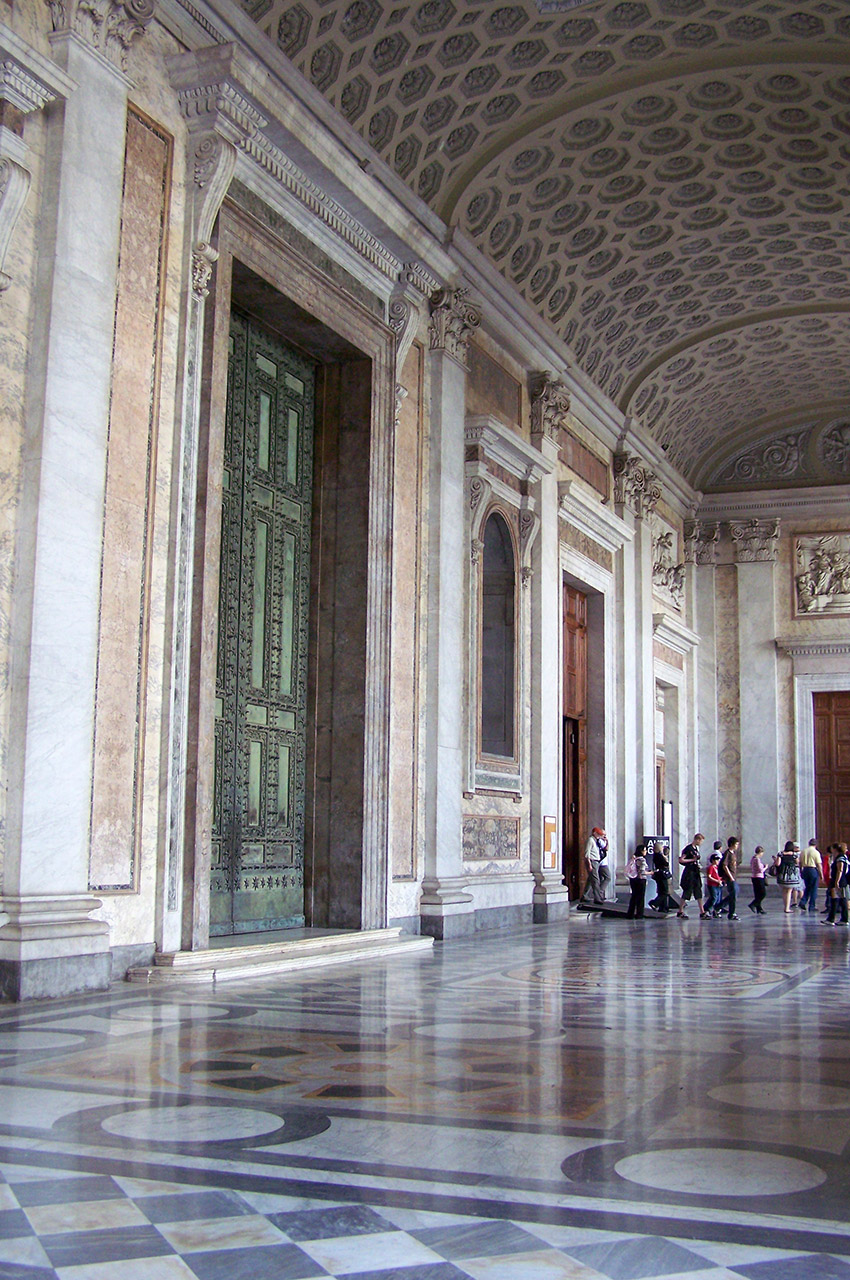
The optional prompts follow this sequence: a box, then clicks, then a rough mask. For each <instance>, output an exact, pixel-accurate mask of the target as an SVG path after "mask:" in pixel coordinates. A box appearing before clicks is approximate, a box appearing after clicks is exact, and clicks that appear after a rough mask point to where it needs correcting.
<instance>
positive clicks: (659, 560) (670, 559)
mask: <svg viewBox="0 0 850 1280" xmlns="http://www.w3.org/2000/svg"><path fill="white" fill-rule="evenodd" d="M652 589H653V591H654V592H655V594H656V595H657V596H660V597H661V598H662V599H663V600H667V601H668V602H669V603H670V604H671V605H672V606H673V608H674V609H676V610H678V611H679V612H681V609H682V605H683V603H684V598H685V565H684V562H682V563H677V562H676V533H675V530H673V529H669V528H667V527H666V526H664V525H661V524H659V525H658V526H657V529H656V531H655V532H654V533H653V536H652Z"/></svg>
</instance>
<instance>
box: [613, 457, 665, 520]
mask: <svg viewBox="0 0 850 1280" xmlns="http://www.w3.org/2000/svg"><path fill="white" fill-rule="evenodd" d="M660 497H661V485H660V484H659V483H658V477H657V476H656V474H655V472H654V471H650V470H649V468H648V467H646V466H644V464H643V463H642V462H641V460H640V458H639V457H638V456H637V454H634V453H624V452H622V451H620V450H618V451H617V452H616V453H615V454H614V504H615V506H620V507H628V509H629V510H630V511H632V512H633V513H634V515H635V517H636V518H637V519H638V520H643V519H644V518H645V517H646V516H650V515H652V513H653V511H654V510H655V508H656V506H657V505H658V500H659V499H660Z"/></svg>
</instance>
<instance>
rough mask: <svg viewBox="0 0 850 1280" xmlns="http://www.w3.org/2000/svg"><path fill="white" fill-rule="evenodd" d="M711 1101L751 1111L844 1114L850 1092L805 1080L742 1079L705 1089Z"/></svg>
mask: <svg viewBox="0 0 850 1280" xmlns="http://www.w3.org/2000/svg"><path fill="white" fill-rule="evenodd" d="M708 1093H709V1096H710V1097H712V1098H714V1100H715V1102H731V1103H732V1105H733V1106H736V1107H752V1108H753V1110H755V1111H776V1110H779V1111H784V1110H788V1111H792V1112H797V1111H799V1112H806V1111H848V1110H850V1089H841V1088H838V1087H837V1086H836V1085H830V1084H818V1083H816V1082H814V1081H807V1080H799V1081H798V1080H777V1081H772V1080H758V1081H756V1080H746V1081H743V1082H741V1083H740V1084H718V1085H715V1086H714V1088H713V1089H709V1090H708Z"/></svg>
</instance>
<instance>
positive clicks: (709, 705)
mask: <svg viewBox="0 0 850 1280" xmlns="http://www.w3.org/2000/svg"><path fill="white" fill-rule="evenodd" d="M718 533H719V530H718V526H717V524H716V523H711V524H706V523H705V522H702V521H697V520H693V521H687V522H686V524H685V562H686V564H687V566H688V568H687V571H686V574H687V586H688V590H689V593H690V598H691V602H692V608H693V613H692V615H691V616H692V617H693V619H694V621H695V625H696V630H697V632H698V634H699V641H700V642H699V647H698V648H697V651H696V661H695V663H694V685H695V698H694V710H695V719H696V726H695V727H696V734H695V738H696V744H695V745H696V761H695V765H694V775H695V776H694V785H695V797H694V799H695V810H694V813H695V817H694V823H693V825H694V827H695V829H698V830H701V831H703V832H705V834H706V835H711V834H712V833H715V832H719V820H720V815H719V811H718V804H717V797H718V793H719V779H718V770H717V749H718V748H717V715H718V695H717V643H716V631H715V628H716V618H715V613H716V599H715V591H714V566H715V562H716V559H717V541H718ZM693 834H694V833H693V832H690V833H689V835H693Z"/></svg>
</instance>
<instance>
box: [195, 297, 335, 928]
mask: <svg viewBox="0 0 850 1280" xmlns="http://www.w3.org/2000/svg"><path fill="white" fill-rule="evenodd" d="M314 380H315V379H314V367H313V365H311V364H310V363H309V362H308V361H306V360H304V359H303V358H302V357H301V356H299V355H298V354H297V353H296V352H294V351H292V350H291V349H289V348H288V347H286V346H285V345H284V344H283V343H282V342H281V341H280V339H279V338H277V337H275V335H273V334H271V333H268V332H267V331H266V330H264V329H263V328H261V327H260V326H259V325H257V324H256V323H255V322H254V321H252V320H249V319H248V318H247V317H244V316H241V315H238V314H236V313H234V315H233V317H232V320H231V332H230V360H229V366H228V387H227V422H226V428H225V457H224V474H223V497H222V528H221V576H220V583H219V635H218V662H217V671H216V725H215V727H216V757H215V799H214V814H213V829H212V864H211V869H210V933H211V934H218V935H222V934H223V935H227V934H238V933H250V932H254V931H255V930H267V929H283V928H291V927H297V926H299V925H303V923H304V811H305V796H304V788H305V756H306V712H307V637H308V607H309V588H310V521H311V499H312V475H313V404H314Z"/></svg>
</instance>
